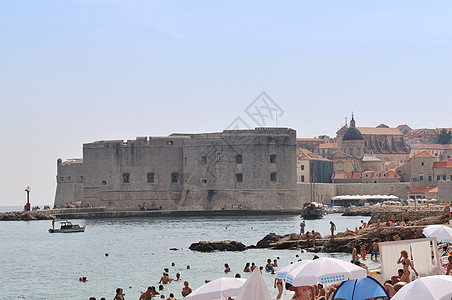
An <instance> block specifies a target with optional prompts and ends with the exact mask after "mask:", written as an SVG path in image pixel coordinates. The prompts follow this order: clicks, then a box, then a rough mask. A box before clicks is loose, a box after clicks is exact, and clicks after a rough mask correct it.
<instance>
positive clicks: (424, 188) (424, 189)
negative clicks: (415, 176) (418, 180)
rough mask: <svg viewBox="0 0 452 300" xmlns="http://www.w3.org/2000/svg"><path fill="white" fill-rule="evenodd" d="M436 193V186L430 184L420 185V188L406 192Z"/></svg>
mask: <svg viewBox="0 0 452 300" xmlns="http://www.w3.org/2000/svg"><path fill="white" fill-rule="evenodd" d="M427 190H428V192H429V193H438V186H436V185H430V186H421V187H420V188H417V189H414V190H412V191H409V192H408V194H420V193H427Z"/></svg>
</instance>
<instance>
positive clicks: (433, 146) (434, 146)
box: [413, 144, 452, 150]
mask: <svg viewBox="0 0 452 300" xmlns="http://www.w3.org/2000/svg"><path fill="white" fill-rule="evenodd" d="M413 149H416V150H418V149H425V150H452V144H446V145H441V144H424V145H419V146H417V147H414V148H413Z"/></svg>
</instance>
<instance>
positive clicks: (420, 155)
mask: <svg viewBox="0 0 452 300" xmlns="http://www.w3.org/2000/svg"><path fill="white" fill-rule="evenodd" d="M413 157H436V156H435V155H433V154H430V153H428V152H427V151H422V152H421V153H418V154H416V155H415V156H413Z"/></svg>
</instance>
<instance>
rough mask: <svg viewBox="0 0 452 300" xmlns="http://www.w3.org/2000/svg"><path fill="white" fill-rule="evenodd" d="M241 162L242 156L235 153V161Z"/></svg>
mask: <svg viewBox="0 0 452 300" xmlns="http://www.w3.org/2000/svg"><path fill="white" fill-rule="evenodd" d="M242 162H243V156H242V155H241V154H237V155H236V156H235V163H237V164H241V163H242Z"/></svg>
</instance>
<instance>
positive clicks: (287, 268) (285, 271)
mask: <svg viewBox="0 0 452 300" xmlns="http://www.w3.org/2000/svg"><path fill="white" fill-rule="evenodd" d="M308 262H309V260H303V261H297V262H295V263H291V264H290V265H287V266H285V267H284V268H282V269H281V270H279V271H278V272H276V276H277V277H278V278H280V279H286V277H287V274H288V273H289V272H290V270H292V269H293V268H295V267H298V266H300V265H303V264H306V263H308Z"/></svg>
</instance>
